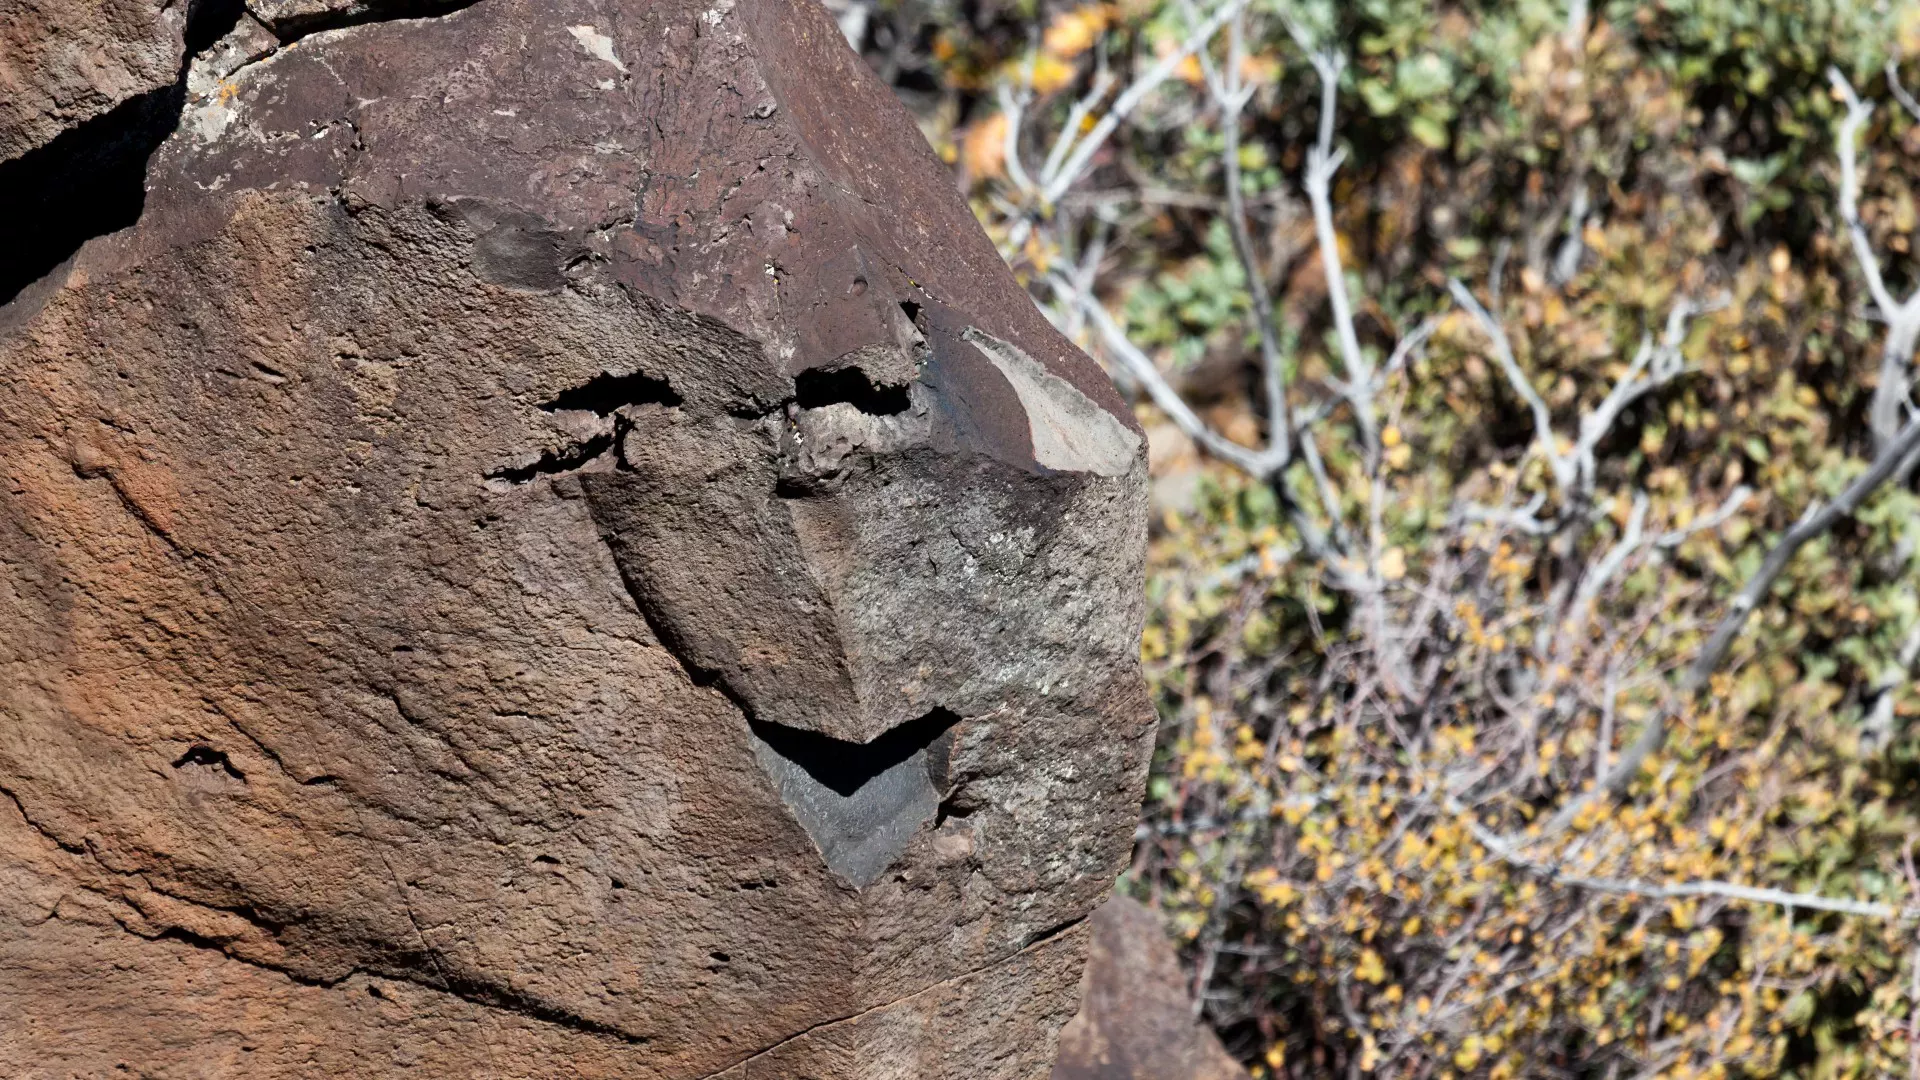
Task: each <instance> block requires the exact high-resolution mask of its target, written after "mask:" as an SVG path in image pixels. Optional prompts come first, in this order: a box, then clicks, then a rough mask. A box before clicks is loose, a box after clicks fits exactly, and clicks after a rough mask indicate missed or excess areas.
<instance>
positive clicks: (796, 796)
mask: <svg viewBox="0 0 1920 1080" xmlns="http://www.w3.org/2000/svg"><path fill="white" fill-rule="evenodd" d="M959 719H960V718H959V717H958V716H956V715H954V714H953V713H951V712H949V711H947V710H946V709H935V710H933V711H932V712H930V713H927V714H926V715H925V716H922V717H920V718H919V719H918V720H910V721H908V722H907V723H904V724H901V725H900V726H899V727H896V728H894V729H892V730H890V731H888V732H886V733H885V734H883V735H881V736H880V737H879V738H877V739H874V740H873V741H872V742H869V743H855V742H846V741H844V740H841V739H835V738H831V737H829V736H826V735H821V734H819V733H817V732H812V731H802V730H800V729H798V728H791V727H786V726H784V725H781V724H770V723H767V722H765V721H762V720H749V721H748V723H749V724H750V725H751V726H752V729H753V734H754V755H755V757H757V758H758V759H759V761H760V765H761V767H762V768H764V769H766V771H767V774H768V775H769V776H771V777H772V778H773V780H774V783H775V784H776V785H777V786H778V788H779V791H780V799H781V801H782V802H784V803H786V804H787V807H788V808H789V809H791V810H792V811H793V816H794V817H795V818H796V819H797V820H798V821H799V822H800V825H801V826H802V827H803V828H805V829H806V830H807V835H808V836H811V837H812V838H813V842H814V843H815V844H816V845H817V846H818V847H819V848H820V854H821V855H822V857H824V858H825V859H826V861H827V865H828V866H829V867H830V868H832V870H833V871H834V872H835V873H837V874H839V875H840V876H842V877H844V878H846V879H847V880H848V881H849V882H851V883H853V884H854V885H855V886H863V885H867V884H870V883H871V882H873V881H874V880H875V879H876V878H878V877H879V876H880V875H881V874H882V873H883V872H884V871H885V870H886V868H887V867H888V866H890V865H892V863H893V860H894V858H895V857H897V856H898V855H899V854H900V852H901V851H902V850H904V849H905V848H906V846H907V841H909V840H911V839H912V838H913V834H914V833H915V832H917V831H918V830H919V828H920V826H921V825H923V824H925V823H926V822H928V821H931V820H933V816H934V814H935V813H936V812H937V811H938V810H939V808H940V799H941V796H942V794H943V792H944V790H945V788H946V786H947V755H948V750H949V748H950V746H951V743H952V737H951V734H950V733H951V731H952V729H953V725H954V724H955V723H957V722H958V721H959Z"/></svg>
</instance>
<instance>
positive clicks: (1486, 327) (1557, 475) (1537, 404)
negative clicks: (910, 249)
mask: <svg viewBox="0 0 1920 1080" xmlns="http://www.w3.org/2000/svg"><path fill="white" fill-rule="evenodd" d="M1447 289H1448V291H1450V292H1452V293H1453V299H1454V302H1455V303H1457V304H1459V305H1460V306H1461V307H1463V308H1465V309H1467V314H1469V315H1471V316H1473V320H1474V321H1475V322H1477V323H1479V324H1480V330H1481V332H1482V333H1484V334H1486V335H1487V338H1488V340H1489V341H1491V342H1492V344H1493V358H1494V360H1495V361H1497V362H1498V363H1499V365H1500V370H1501V371H1502V372H1503V373H1504V374H1505V375H1506V377H1507V382H1508V383H1509V384H1511V385H1512V386H1513V392H1514V393H1516V394H1519V395H1520V400H1521V401H1524V402H1526V405H1527V410H1528V411H1529V412H1531V413H1532V414H1533V440H1534V443H1535V444H1536V445H1538V446H1539V447H1540V452H1541V454H1542V455H1544V456H1545V457H1546V459H1547V465H1548V467H1549V468H1550V469H1552V470H1553V478H1554V482H1555V483H1556V484H1558V485H1559V486H1560V488H1561V489H1562V490H1563V491H1571V490H1572V488H1573V479H1574V477H1573V465H1572V462H1570V461H1568V460H1566V459H1564V458H1563V457H1562V456H1561V454H1560V449H1559V447H1557V446H1556V445H1554V439H1553V414H1552V413H1551V412H1549V411H1548V410H1547V402H1546V399H1545V398H1542V397H1541V396H1540V391H1538V390H1535V389H1534V388H1533V383H1532V381H1530V380H1529V379H1528V378H1527V373H1526V372H1524V371H1521V370H1520V363H1519V361H1517V360H1515V359H1514V358H1513V343H1512V341H1510V340H1509V339H1508V338H1507V330H1506V327H1504V326H1501V325H1500V321H1499V320H1498V319H1495V318H1494V317H1493V315H1492V314H1491V313H1490V312H1488V311H1487V309H1486V308H1484V307H1481V306H1480V301H1479V300H1477V299H1475V298H1474V295H1473V293H1472V292H1470V291H1469V290H1468V289H1467V287H1466V286H1465V285H1463V284H1461V283H1460V279H1459V278H1453V279H1450V280H1449V281H1448V282H1447Z"/></svg>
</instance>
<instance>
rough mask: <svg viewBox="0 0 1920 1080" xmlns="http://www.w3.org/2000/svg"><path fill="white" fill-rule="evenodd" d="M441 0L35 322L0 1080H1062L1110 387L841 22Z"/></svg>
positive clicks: (16, 551) (352, 52)
mask: <svg viewBox="0 0 1920 1080" xmlns="http://www.w3.org/2000/svg"><path fill="white" fill-rule="evenodd" d="M422 10H423V9H421V8H417V7H407V8H386V9H383V8H381V7H379V6H377V5H376V6H374V7H372V8H365V9H363V8H358V7H356V8H346V7H341V8H340V9H338V10H332V9H328V10H326V11H321V12H320V13H318V14H313V13H307V14H304V15H302V16H300V17H299V18H298V19H296V20H295V22H294V23H292V24H288V25H283V24H281V23H278V22H275V18H276V16H274V15H273V13H271V12H265V11H264V10H263V13H262V16H261V21H260V22H255V21H253V18H252V16H251V15H246V14H243V13H241V12H239V11H237V10H236V11H233V12H232V13H230V16H229V21H230V22H231V24H232V25H231V26H230V27H220V28H219V29H220V30H221V31H223V32H222V33H221V34H218V35H210V36H211V37H217V38H218V40H217V41H215V43H214V44H212V45H210V46H208V47H207V49H205V50H204V51H203V52H201V53H200V54H199V55H198V56H196V57H195V58H194V59H193V61H192V64H191V67H190V69H189V71H188V72H187V73H186V75H185V77H184V81H183V86H184V87H185V91H184V93H185V100H184V105H183V108H182V111H181V115H180V118H179V124H178V128H177V130H175V131H174V132H173V133H172V135H171V137H170V138H168V139H167V141H166V142H165V143H164V144H163V145H161V146H160V148H159V149H158V151H157V152H155V153H154V154H153V156H152V159H151V161H149V162H146V163H145V164H144V180H145V192H146V194H145V197H144V199H143V200H142V201H141V202H140V203H139V205H138V207H137V209H138V213H137V221H136V222H135V223H134V224H133V225H132V227H131V228H128V229H126V230H125V231H121V232H117V233H113V234H111V235H102V236H98V237H95V238H94V239H92V240H90V241H88V242H87V243H86V244H85V245H84V246H82V247H80V248H79V250H78V253H77V254H76V255H75V256H74V257H72V258H71V259H67V260H66V261H64V262H61V263H59V264H58V265H56V266H52V268H51V269H50V271H49V272H47V273H46V274H45V276H44V277H41V278H39V279H37V280H34V281H32V282H30V283H28V284H27V285H26V286H25V288H24V289H23V290H22V291H20V292H19V294H18V295H17V296H16V297H14V298H13V299H12V300H11V302H9V303H6V304H5V305H4V306H0V463H3V464H0V478H3V479H4V481H5V482H4V485H0V790H3V791H4V793H5V795H6V798H5V799H0V971H4V972H5V973H6V977H4V978H0V1073H5V1074H7V1075H59V1076H67V1075H81V1076H91V1075H104V1074H109V1073H111V1072H113V1070H115V1069H117V1068H120V1067H121V1066H125V1068H126V1069H129V1070H131V1071H133V1072H134V1073H136V1074H144V1075H154V1076H249V1077H255V1076H259V1077H274V1076H294V1075H299V1076H309V1075H373V1076H381V1075H391V1074H398V1073H401V1072H406V1071H409V1070H413V1071H417V1072H418V1073H419V1074H420V1075H500V1076H568V1075H588V1076H624V1077H659V1078H663V1080H664V1078H681V1077H685V1078H693V1077H707V1076H716V1075H726V1076H729V1077H763V1076H764V1077H774V1076H780V1077H792V1076H803V1075H804V1076H815V1077H820V1078H823V1080H824V1078H827V1077H833V1078H840V1077H846V1078H857V1080H866V1078H872V1080H882V1078H893V1077H901V1078H906V1077H915V1078H923V1077H945V1076H952V1077H956V1078H958V1077H968V1078H975V1077H1035V1076H1040V1075H1043V1074H1044V1073H1045V1072H1046V1070H1047V1067H1048V1063H1049V1062H1050V1061H1051V1060H1052V1056H1053V1049H1054V1039H1055V1033H1056V1032H1057V1030H1058V1028H1059V1026H1060V1024H1062V1023H1063V1022H1064V1021H1065V1020H1066V1018H1067V1017H1068V1016H1070V1015H1071V1014H1072V1012H1073V1009H1074V1007H1075V992H1076V987H1077V979H1078V975H1079V966H1080V962H1081V956H1082V953H1083V948H1084V940H1085V933H1084V927H1083V920H1084V919H1085V917H1086V915H1087V913H1088V911H1089V910H1090V909H1091V908H1092V907H1093V905H1094V904H1096V903H1097V902H1098V901H1099V900H1100V898H1101V897H1102V896H1104V894H1105V892H1106V890H1107V888H1108V886H1109V884H1110V882H1111V880H1112V876H1113V874H1114V873H1115V871H1116V870H1117V868H1118V866H1119V864H1120V860H1121V859H1122V858H1123V857H1124V854H1125V850H1126V847H1127V844H1128V838H1129V836H1130V832H1131V823H1132V819H1133V814H1134V811H1135V808H1136V806H1137V802H1138V798H1139V793H1140V786H1141V783H1142V780H1143V774H1144V768H1145V760H1146V758H1145V755H1146V752H1147V748H1148V747H1147V742H1148V740H1149V739H1150V731H1149V721H1150V713H1149V711H1148V710H1147V708H1146V704H1145V701H1144V698H1143V695H1142V692H1141V687H1140V682H1139V677H1138V671H1137V666H1136V661H1135V653H1134V650H1135V642H1136V640H1137V632H1138V621H1139V618H1140V615H1141V607H1140V603H1141V602H1140V598H1139V577H1140V570H1141V558H1142V551H1143V547H1144V540H1145V529H1144V483H1145V472H1144V461H1143V455H1142V447H1141V440H1140V437H1139V434H1138V431H1137V429H1136V428H1135V426H1134V425H1133V422H1132V419H1131V416H1130V415H1129V414H1128V412H1127V410H1126V409H1125V408H1124V407H1123V406H1122V404H1121V403H1120V402H1119V400H1118V399H1117V398H1116V396H1115V395H1114V394H1113V392H1112V390H1111V388H1110V387H1109V386H1108V385H1107V384H1106V383H1105V381H1104V380H1103V378H1102V377H1101V374H1100V372H1099V370H1098V369H1097V368H1096V367H1095V366H1094V365H1093V364H1092V363H1091V362H1090V361H1088V360H1087V359H1086V358H1085V357H1084V356H1082V355H1081V354H1079V353H1078V352H1077V351H1075V350H1074V349H1073V348H1072V347H1071V345H1069V344H1068V343H1067V342H1066V341H1065V340H1063V339H1062V338H1060V337H1059V336H1058V335H1057V334H1056V333H1055V332H1054V331H1053V330H1052V328H1051V327H1050V326H1048V325H1047V324H1046V322H1045V321H1044V320H1043V319H1042V318H1041V317H1040V316H1039V314H1038V313H1037V311H1036V310H1035V309H1034V307H1033V305H1032V304H1031V302H1030V301H1029V300H1028V298H1027V297H1026V295H1025V294H1024V292H1023V291H1022V290H1021V289H1020V288H1019V287H1018V286H1017V285H1016V284H1015V283H1014V282H1013V281H1012V280H1011V278H1010V277H1009V276H1008V275H1007V273H1006V271H1005V270H1004V268H1003V267H1002V266H1001V264H1000V262H999V260H998V258H997V256H996V253H995V252H994V250H993V248H992V246H991V245H990V244H989V243H988V242H987V241H986V239H985V238H984V236H982V235H981V233H980V232H979V230H978V228H977V226H976V225H975V224H974V223H973V221H972V219H971V217H970V216H969V215H968V213H967V211H966V208H965V206H964V205H963V203H962V202H961V200H960V199H959V198H958V197H957V195H956V194H955V192H954V191H953V189H952V185H951V182H950V180H949V179H948V177H947V176H946V174H945V171H944V170H943V169H942V167H941V166H940V164H939V163H938V161H937V160H935V159H934V158H933V156H932V155H931V154H930V152H929V151H928V150H927V148H926V146H925V145H924V143H923V142H922V141H921V140H920V137H919V134H918V131H917V129H916V128H915V127H914V125H913V124H912V122H911V120H910V118H909V117H908V116H907V115H906V114H905V113H904V112H903V111H902V110H901V109H900V108H899V106H898V105H897V104H895V103H894V102H893V101H892V99H891V97H890V96H889V95H888V94H887V93H886V91H885V90H884V88H882V87H880V86H878V85H877V84H876V83H875V82H874V81H873V80H872V79H871V78H870V77H869V76H868V75H867V74H866V72H865V71H864V69H863V68H862V67H861V65H860V63H859V61H858V60H857V59H856V58H855V57H853V56H852V54H851V53H850V52H849V51H848V50H847V49H846V47H845V45H844V42H843V41H842V40H841V38H840V36H839V33H838V31H837V29H836V28H835V26H834V24H833V23H832V21H831V20H830V19H829V18H828V17H827V16H826V14H825V13H824V12H823V11H822V10H820V9H818V8H817V7H816V6H814V5H813V4H811V3H807V2H801V0H794V2H787V0H741V2H737V3H728V2H724V0H723V2H721V3H717V4H696V3H686V2H675V0H660V2H656V3H650V4H647V3H638V2H633V0H628V2H594V0H539V2H536V0H482V2H480V3H477V4H474V5H472V6H470V7H466V8H464V9H461V10H458V11H453V12H446V11H444V10H442V11H440V12H439V13H437V14H431V16H430V17H421V18H394V17H393V16H395V15H400V14H404V15H418V14H420V13H421V12H422ZM356 20H360V21H356ZM269 26H271V27H273V28H274V30H275V31H277V35H276V34H269V33H268V27H269ZM289 26H290V27H291V28H289ZM51 250H52V249H49V251H51ZM42 254H43V255H45V257H47V258H49V259H51V258H52V257H53V256H52V255H51V254H47V253H46V252H43V253H42Z"/></svg>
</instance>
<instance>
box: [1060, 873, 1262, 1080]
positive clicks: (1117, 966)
mask: <svg viewBox="0 0 1920 1080" xmlns="http://www.w3.org/2000/svg"><path fill="white" fill-rule="evenodd" d="M1089 922H1090V923H1091V925H1092V948H1091V949H1090V950H1089V952H1088V956H1087V969H1086V974H1085V975H1084V976H1082V978H1083V990H1084V995H1083V997H1082V999H1081V1003H1080V1012H1079V1013H1078V1014H1077V1015H1076V1016H1075V1017H1074V1018H1073V1020H1072V1022H1070V1023H1068V1024H1067V1026H1066V1028H1065V1030H1063V1031H1061V1033H1060V1060H1059V1061H1058V1062H1057V1063H1056V1064H1055V1065H1054V1069H1053V1080H1247V1071H1246V1070H1245V1069H1243V1068H1241V1067H1240V1063H1239V1062H1237V1061H1235V1060H1233V1058H1232V1057H1230V1056H1228V1054H1227V1051H1226V1049H1225V1048H1224V1047H1222V1046H1221V1045H1220V1039H1219V1038H1218V1037H1217V1036H1215V1035H1214V1033H1213V1029H1212V1028H1209V1027H1207V1026H1206V1025H1205V1024H1203V1023H1201V1022H1200V1021H1199V1020H1198V1019H1196V1018H1195V1017H1194V1014H1193V999H1192V998H1191V997H1190V996H1188V993H1187V979H1186V975H1185V973H1184V972H1182V971H1181V970H1180V958H1179V957H1178V956H1177V955H1175V953H1174V951H1173V943H1172V942H1170V941H1168V940H1167V935H1166V931H1165V930H1164V929H1162V928H1161V926H1160V920H1159V919H1158V918H1156V917H1155V916H1154V914H1153V912H1152V911H1150V910H1148V909H1146V908H1144V907H1142V906H1140V904H1139V903H1138V902H1137V901H1134V900H1130V899H1128V898H1127V897H1124V896H1115V897H1114V898H1113V899H1111V900H1108V901H1107V902H1106V903H1105V904H1102V905H1101V906H1100V909H1099V910H1098V911H1095V912H1094V913H1093V918H1092V919H1091V920H1089Z"/></svg>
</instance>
